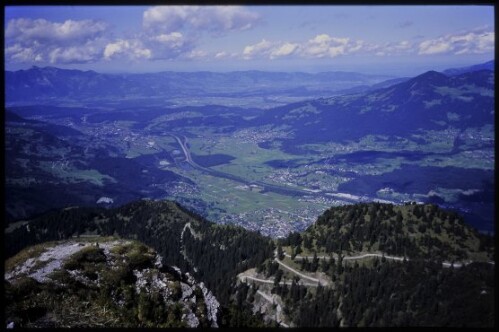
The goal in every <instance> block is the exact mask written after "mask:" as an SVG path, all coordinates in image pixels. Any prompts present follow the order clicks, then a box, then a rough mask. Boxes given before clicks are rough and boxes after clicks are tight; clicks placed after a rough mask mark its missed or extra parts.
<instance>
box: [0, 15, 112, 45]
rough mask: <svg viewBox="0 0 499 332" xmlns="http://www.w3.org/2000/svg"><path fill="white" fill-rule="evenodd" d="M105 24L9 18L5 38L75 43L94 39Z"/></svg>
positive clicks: (104, 29)
mask: <svg viewBox="0 0 499 332" xmlns="http://www.w3.org/2000/svg"><path fill="white" fill-rule="evenodd" d="M106 29H107V24H106V23H104V22H101V21H93V20H82V21H73V20H66V21H64V22H62V23H58V22H50V21H47V20H45V19H36V20H32V19H26V18H19V19H13V20H10V21H9V23H8V24H7V29H6V30H5V38H6V39H15V40H16V41H17V42H20V43H28V44H30V43H32V42H35V41H36V42H38V43H49V44H53V43H57V44H61V43H69V44H72V43H75V42H82V41H87V40H90V39H94V38H96V37H98V36H100V35H102V34H103V33H104V32H105V31H106Z"/></svg>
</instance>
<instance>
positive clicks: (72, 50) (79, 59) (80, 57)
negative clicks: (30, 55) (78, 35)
mask: <svg viewBox="0 0 499 332" xmlns="http://www.w3.org/2000/svg"><path fill="white" fill-rule="evenodd" d="M48 57H49V61H50V63H54V64H55V63H86V62H91V61H95V60H96V59H98V58H100V56H99V50H97V49H95V48H94V47H87V46H81V47H79V46H71V47H58V48H55V49H53V50H52V51H51V52H50V53H49V55H48ZM35 61H36V59H35Z"/></svg>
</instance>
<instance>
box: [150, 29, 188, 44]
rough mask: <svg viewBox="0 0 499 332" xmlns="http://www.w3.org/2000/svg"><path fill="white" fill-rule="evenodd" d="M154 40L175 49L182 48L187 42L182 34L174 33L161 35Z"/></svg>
mask: <svg viewBox="0 0 499 332" xmlns="http://www.w3.org/2000/svg"><path fill="white" fill-rule="evenodd" d="M152 39H153V40H155V41H157V42H160V43H162V44H166V45H169V46H170V47H174V48H175V47H182V45H183V44H184V41H185V40H184V38H183V36H182V34H181V33H180V32H172V33H170V34H160V35H158V36H154V37H153V38H152Z"/></svg>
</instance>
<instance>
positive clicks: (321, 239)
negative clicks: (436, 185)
mask: <svg viewBox="0 0 499 332" xmlns="http://www.w3.org/2000/svg"><path fill="white" fill-rule="evenodd" d="M91 234H93V235H95V236H98V235H101V236H109V235H114V236H120V237H122V238H125V239H135V240H138V241H141V242H143V243H145V244H147V245H149V246H151V247H152V248H154V249H155V250H156V251H157V252H158V253H159V254H160V255H161V256H162V260H163V264H167V265H171V266H176V267H178V268H180V269H181V270H182V271H185V272H189V273H191V274H192V275H193V276H194V277H195V278H196V280H198V281H203V282H204V283H205V285H206V287H207V289H209V290H210V291H212V292H213V294H214V295H215V297H216V299H217V300H218V301H219V302H220V304H221V307H220V312H221V320H220V325H221V326H272V325H275V324H280V325H281V326H285V327H286V326H290V327H296V326H447V325H449V326H491V325H493V322H494V314H493V313H494V308H495V303H494V289H495V285H494V262H493V260H494V257H495V256H494V255H495V254H494V246H493V239H492V237H490V236H486V235H482V234H479V233H478V232H477V231H476V230H474V229H472V228H471V227H470V226H468V225H467V224H465V223H464V222H463V220H462V218H461V217H460V216H459V215H458V214H456V213H454V212H449V211H445V210H443V209H441V208H438V207H437V206H435V205H429V204H428V205H417V204H406V205H398V206H395V205H391V204H379V203H369V204H356V205H346V206H340V207H333V208H331V209H329V210H327V211H325V212H324V213H323V214H322V215H321V216H319V217H318V219H317V221H316V223H314V224H313V225H311V226H310V227H309V228H308V229H307V230H306V231H304V232H302V233H291V234H290V235H289V236H288V237H287V238H283V239H275V240H273V239H271V238H268V237H265V236H262V235H260V234H259V233H256V232H251V231H248V230H245V229H244V228H241V227H235V226H227V225H216V224H213V223H210V222H208V221H206V220H204V219H203V218H201V217H199V216H197V215H196V214H194V213H192V212H189V211H188V210H186V209H184V208H182V207H181V206H180V205H178V204H177V203H174V202H170V201H147V200H142V201H137V202H134V203H130V204H127V205H124V206H122V207H119V208H115V209H108V210H107V209H95V208H78V207H74V208H66V209H63V210H60V211H53V212H51V213H48V214H45V215H42V216H39V217H37V218H35V219H33V220H30V221H21V222H18V223H15V224H11V225H10V226H9V227H8V228H7V229H6V241H5V248H6V252H7V256H8V257H10V256H12V255H14V254H15V253H17V252H19V251H20V250H21V249H23V248H25V247H27V246H30V245H34V244H37V243H42V242H45V241H53V240H61V239H66V238H74V237H79V236H89V235H91Z"/></svg>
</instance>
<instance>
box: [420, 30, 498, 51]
mask: <svg viewBox="0 0 499 332" xmlns="http://www.w3.org/2000/svg"><path fill="white" fill-rule="evenodd" d="M494 40H495V34H494V32H492V31H471V32H463V33H460V34H454V35H446V36H443V37H439V38H436V39H430V40H425V41H423V42H421V43H420V44H419V51H418V54H421V55H431V54H457V55H459V54H479V53H486V52H493V51H494Z"/></svg>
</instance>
